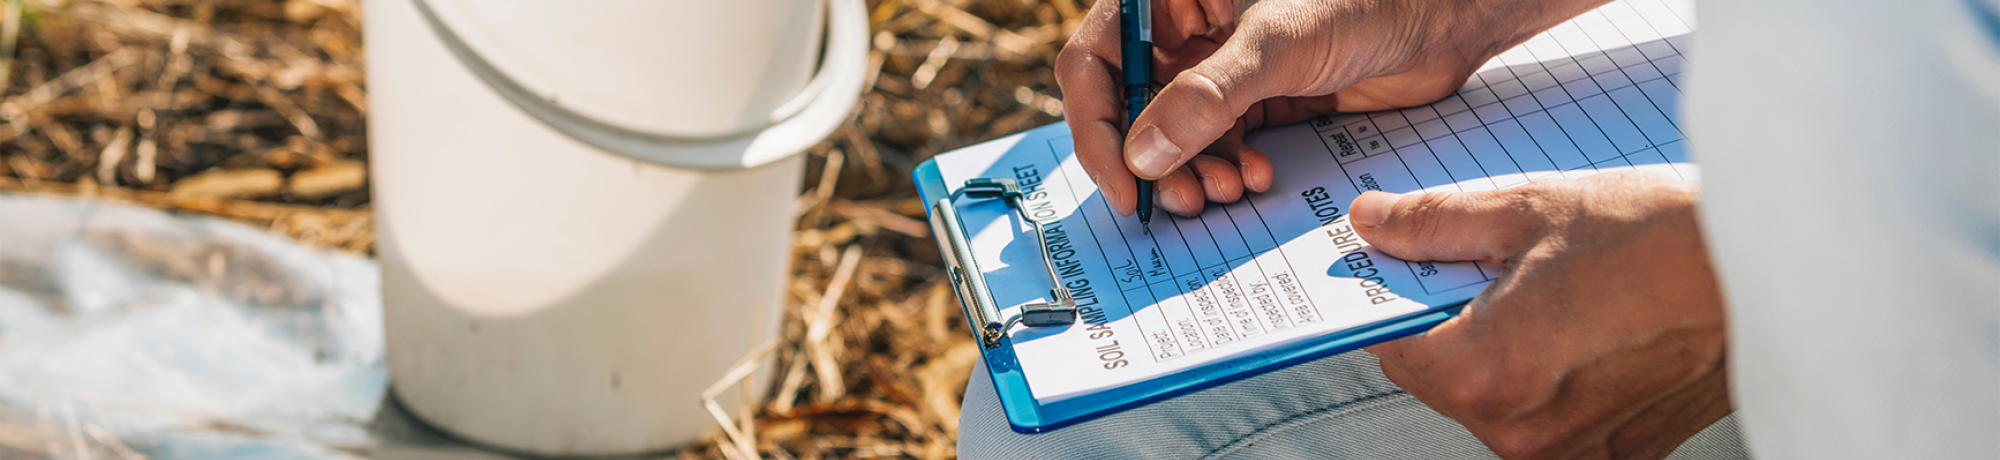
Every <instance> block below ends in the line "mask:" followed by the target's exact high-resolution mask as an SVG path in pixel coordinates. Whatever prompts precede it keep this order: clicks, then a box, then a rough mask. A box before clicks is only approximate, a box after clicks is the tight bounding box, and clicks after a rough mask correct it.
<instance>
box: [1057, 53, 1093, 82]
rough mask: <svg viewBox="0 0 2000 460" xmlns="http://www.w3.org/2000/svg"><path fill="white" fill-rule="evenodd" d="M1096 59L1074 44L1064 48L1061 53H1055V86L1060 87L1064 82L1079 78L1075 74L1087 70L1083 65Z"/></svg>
mask: <svg viewBox="0 0 2000 460" xmlns="http://www.w3.org/2000/svg"><path fill="white" fill-rule="evenodd" d="M1096 57H1097V56H1096V55H1093V54H1090V52H1089V51H1086V50H1084V49H1083V47H1081V46H1075V45H1074V43H1072V44H1071V45H1069V46H1064V47H1063V49H1062V51H1059V52H1057V53H1056V85H1057V86H1061V85H1062V83H1063V82H1065V81H1070V80H1075V79H1076V78H1078V77H1080V76H1081V75H1078V74H1077V73H1078V72H1081V71H1084V70H1085V69H1088V68H1089V66H1086V65H1085V64H1088V63H1090V62H1091V61H1093V60H1096V59H1095V58H1096Z"/></svg>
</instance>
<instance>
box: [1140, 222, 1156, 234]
mask: <svg viewBox="0 0 2000 460" xmlns="http://www.w3.org/2000/svg"><path fill="white" fill-rule="evenodd" d="M1139 231H1140V232H1143V233H1145V234H1146V236H1153V225H1152V222H1147V221H1146V220H1145V219H1140V220H1139Z"/></svg>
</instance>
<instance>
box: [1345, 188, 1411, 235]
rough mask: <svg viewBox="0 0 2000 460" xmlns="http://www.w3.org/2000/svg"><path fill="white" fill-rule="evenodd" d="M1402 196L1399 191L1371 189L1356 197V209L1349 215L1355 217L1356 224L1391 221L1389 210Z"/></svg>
mask: <svg viewBox="0 0 2000 460" xmlns="http://www.w3.org/2000/svg"><path fill="white" fill-rule="evenodd" d="M1402 198H1403V195H1402V194H1398V193H1389V192H1377V191H1369V192H1368V193H1363V194H1361V196H1360V197H1356V198H1355V199H1354V209H1353V210H1351V211H1350V212H1351V214H1349V215H1351V216H1353V217H1354V225H1355V226H1358V227H1377V226H1381V225H1382V223H1384V222H1388V221H1389V210H1390V209H1393V208H1395V207H1396V200H1399V199H1402Z"/></svg>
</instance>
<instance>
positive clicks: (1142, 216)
mask: <svg viewBox="0 0 2000 460" xmlns="http://www.w3.org/2000/svg"><path fill="white" fill-rule="evenodd" d="M1118 36H1119V38H1120V40H1119V45H1118V49H1119V53H1120V54H1121V55H1122V56H1123V60H1124V64H1125V132H1126V133H1128V134H1129V133H1131V132H1132V124H1133V123H1137V122H1138V121H1139V112H1141V111H1144V110H1146V104H1151V103H1152V102H1153V2H1152V0H1118ZM1138 195H1139V228H1140V229H1141V230H1144V231H1145V232H1146V234H1147V235H1151V234H1153V225H1152V224H1153V181H1150V180H1146V179H1139V193H1138Z"/></svg>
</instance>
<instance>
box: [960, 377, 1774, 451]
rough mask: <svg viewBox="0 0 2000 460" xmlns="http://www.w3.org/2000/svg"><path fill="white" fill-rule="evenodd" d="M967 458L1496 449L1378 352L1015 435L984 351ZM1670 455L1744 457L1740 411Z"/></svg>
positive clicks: (970, 390)
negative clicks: (1384, 364) (1385, 366)
mask: <svg viewBox="0 0 2000 460" xmlns="http://www.w3.org/2000/svg"><path fill="white" fill-rule="evenodd" d="M958 450H959V456H960V457H961V458H967V459H981V458H1009V459H1026V458H1047V459H1084V458H1317V459H1456V458H1494V455H1493V452H1492V451H1490V450H1487V449H1486V446H1485V445H1483V444H1480V442H1479V440H1478V439H1476V438H1473V437H1472V433H1470V432H1467V431H1466V430H1465V427H1462V426H1459V424H1458V423H1457V422H1453V421H1452V420H1451V419H1448V418H1445V417H1444V416H1442V415H1438V413H1437V412H1435V411H1432V410H1431V409H1430V407H1428V406H1425V405H1424V403H1422V402H1420V401H1417V399H1416V398H1414V397H1411V396H1410V394H1409V393H1407V392H1404V391H1403V390H1402V389H1401V388H1397V387H1396V385H1395V384H1394V383H1390V382H1389V378H1388V377H1385V376H1383V375H1382V368H1381V367H1380V365H1378V364H1377V361H1376V359H1375V355H1371V354H1368V353H1362V352H1352V353H1346V354H1341V355H1338V356H1331V357H1326V358H1322V359H1319V360H1316V361H1312V362H1308V363H1305V364H1300V365H1297V366H1292V367H1290V368H1286V369H1283V370H1279V371H1275V372H1270V373H1266V374H1263V375H1259V376H1256V377H1251V378H1247V379H1243V380H1239V381H1236V382H1231V383H1228V384H1225V385H1222V386H1219V387H1214V388H1209V389H1206V390H1202V391H1200V392H1196V393H1193V394H1188V395H1182V396H1180V397H1177V398H1173V399H1169V400H1166V401H1161V402H1156V403H1153V404H1149V405H1146V406H1144V407H1140V408H1137V409H1132V410H1128V411H1124V412H1119V413H1115V414H1111V415H1107V416H1104V417H1102V418H1098V419H1095V420H1091V421H1088V422H1084V423H1081V424H1077V425H1072V426H1069V427H1066V428H1062V429H1058V430H1055V431H1051V432H1047V433H1040V434H1020V433H1015V432H1014V431H1013V429H1011V428H1009V427H1008V425H1007V417H1006V415H1005V414H1004V413H1003V412H1001V409H1000V398H999V397H998V396H995V395H994V392H993V380H992V378H990V377H989V376H988V375H987V373H986V365H985V363H984V362H983V361H982V362H981V363H980V364H979V366H978V367H977V368H975V369H974V371H973V374H972V380H971V382H969V383H968V384H967V385H966V389H965V406H964V411H963V412H962V413H960V415H959V426H958ZM1669 458H1675V459H1735V458H1749V454H1748V452H1747V451H1746V450H1745V449H1744V447H1743V441H1742V436H1741V434H1740V432H1739V431H1738V429H1737V426H1736V416H1735V415H1734V414H1731V415H1730V416H1728V417H1726V418H1723V419H1722V420H1721V421H1719V422H1716V423H1715V424H1714V425H1711V426H1709V427H1708V429H1706V430H1703V431H1702V432H1701V433H1700V434H1697V435H1695V437H1694V438H1693V439H1689V440H1688V442H1686V443H1684V444H1682V445H1681V447H1680V449H1679V450H1676V451H1674V454H1673V456H1671V457H1669Z"/></svg>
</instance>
